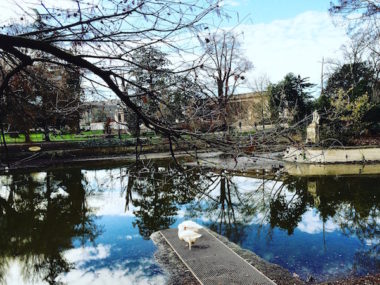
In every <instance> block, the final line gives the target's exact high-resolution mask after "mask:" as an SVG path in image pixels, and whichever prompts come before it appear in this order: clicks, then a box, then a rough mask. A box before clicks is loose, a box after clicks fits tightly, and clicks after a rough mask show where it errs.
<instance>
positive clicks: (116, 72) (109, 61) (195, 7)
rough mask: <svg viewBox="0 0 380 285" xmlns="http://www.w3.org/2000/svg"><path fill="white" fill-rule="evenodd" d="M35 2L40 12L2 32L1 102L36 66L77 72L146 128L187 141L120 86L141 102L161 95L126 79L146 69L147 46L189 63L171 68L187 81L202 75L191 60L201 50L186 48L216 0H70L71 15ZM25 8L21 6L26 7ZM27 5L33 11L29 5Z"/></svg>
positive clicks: (66, 10)
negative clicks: (141, 60) (139, 58)
mask: <svg viewBox="0 0 380 285" xmlns="http://www.w3.org/2000/svg"><path fill="white" fill-rule="evenodd" d="M25 2H26V1H25ZM32 2H33V1H32ZM35 2H36V10H35V11H32V10H25V11H24V14H25V15H22V16H21V15H20V18H19V21H18V22H19V23H17V24H16V23H13V24H9V25H7V26H4V27H2V29H1V33H0V54H1V60H2V61H3V62H4V63H5V65H6V67H5V68H4V69H3V76H2V79H1V81H0V82H1V85H0V96H3V91H4V89H5V88H6V86H7V84H8V83H9V80H10V79H11V78H12V76H14V75H15V74H17V73H19V72H23V71H26V70H28V68H29V67H30V66H32V65H34V64H36V63H38V62H48V63H50V64H52V65H63V66H68V65H73V66H76V67H78V68H80V69H81V70H82V72H83V74H84V75H83V76H84V77H85V79H86V81H87V85H88V86H92V88H93V90H92V91H88V92H98V93H106V92H110V91H111V92H112V93H113V94H115V95H116V96H118V97H119V98H120V99H121V101H122V102H123V103H124V104H125V105H126V107H128V108H129V110H130V111H132V112H135V113H136V114H137V115H138V117H139V118H140V119H141V121H142V122H143V123H144V124H145V125H146V126H147V127H148V128H150V129H153V130H155V131H157V132H160V133H161V134H163V135H165V136H168V137H171V138H180V137H181V136H183V135H188V134H189V131H188V130H186V129H179V128H175V127H174V126H173V125H170V124H167V123H166V122H164V121H162V120H159V119H157V118H156V117H155V116H152V115H151V114H149V113H147V112H144V109H142V108H140V107H139V106H138V105H136V104H135V103H134V102H133V100H131V97H130V96H129V95H128V94H127V93H126V92H124V90H125V89H124V88H123V86H125V85H129V86H131V88H132V87H133V88H136V89H138V90H140V93H138V92H136V93H134V94H133V96H136V97H138V96H147V95H148V96H149V97H152V98H153V97H155V96H156V93H157V90H154V89H151V88H149V90H148V89H147V88H145V87H144V86H142V85H141V84H138V82H136V81H135V80H133V79H132V78H131V77H130V76H128V73H129V71H130V70H131V69H134V68H136V67H138V68H141V69H144V68H146V66H138V63H136V62H135V61H134V60H133V56H132V55H133V54H134V52H135V51H137V50H140V49H143V48H146V47H153V46H154V47H157V48H159V49H161V50H163V51H164V52H165V53H167V54H169V53H170V54H173V56H177V57H182V58H184V57H186V55H190V56H191V57H192V59H191V60H189V61H187V62H184V61H182V62H178V63H177V64H175V65H173V66H172V72H173V73H176V74H186V72H190V71H192V70H194V69H196V68H198V65H199V61H196V62H197V63H195V62H194V61H193V59H194V58H196V54H197V51H198V47H197V46H196V45H195V44H194V45H192V46H189V44H188V43H187V41H188V40H189V38H192V37H193V36H194V35H197V34H199V33H200V32H201V31H203V30H204V28H205V27H206V26H208V25H207V23H208V22H209V21H208V16H209V15H210V14H211V13H213V12H217V13H218V14H220V8H219V2H220V1H219V0H208V1H203V0H202V1H201V0H190V1H176V0H161V1H155V0H133V1H119V0H99V1H93V2H88V1H83V0H73V1H72V6H71V7H68V8H51V7H49V3H51V1H47V0H43V1H35ZM39 3H40V4H39ZM20 4H21V3H19V1H17V5H19V6H20V7H21V5H20ZM24 4H28V5H29V6H30V1H28V3H24ZM15 5H16V1H15ZM185 43H186V45H185ZM197 59H198V58H197ZM155 72H157V73H160V70H159V69H157V70H155ZM192 135H193V134H192ZM194 135H195V134H194Z"/></svg>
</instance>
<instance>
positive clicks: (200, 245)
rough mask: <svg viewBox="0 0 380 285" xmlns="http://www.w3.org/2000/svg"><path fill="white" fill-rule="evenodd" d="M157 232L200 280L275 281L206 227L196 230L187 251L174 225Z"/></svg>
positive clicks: (208, 284)
mask: <svg viewBox="0 0 380 285" xmlns="http://www.w3.org/2000/svg"><path fill="white" fill-rule="evenodd" d="M160 233H161V234H162V236H163V237H164V238H165V240H166V241H167V242H168V244H169V245H170V246H171V247H172V249H173V250H174V251H175V252H176V253H177V255H178V256H179V258H180V259H181V260H182V261H183V263H184V264H185V265H186V266H187V267H188V268H189V270H190V271H191V272H192V273H193V275H194V276H195V277H196V278H197V279H198V281H199V282H200V283H201V284H204V285H224V284H225V285H230V284H231V285H232V284H247V285H275V283H274V282H273V281H272V280H270V279H269V278H268V277H266V276H265V275H264V274H263V273H261V272H260V271H258V270H257V269H256V268H255V267H253V266H252V265H250V264H249V263H248V262H246V261H245V260H244V259H243V258H241V257H240V256H239V255H237V254H236V253H235V252H233V251H232V250H231V249H230V248H228V247H227V246H226V245H225V244H224V243H222V242H221V241H220V240H219V239H217V238H216V237H215V236H214V235H212V234H210V233H209V232H208V230H206V229H201V230H200V233H201V234H202V237H201V238H200V239H198V240H197V241H196V243H195V244H194V245H193V246H192V248H191V251H190V250H189V249H188V246H187V243H185V242H184V241H180V240H179V239H178V235H177V229H168V230H163V231H160Z"/></svg>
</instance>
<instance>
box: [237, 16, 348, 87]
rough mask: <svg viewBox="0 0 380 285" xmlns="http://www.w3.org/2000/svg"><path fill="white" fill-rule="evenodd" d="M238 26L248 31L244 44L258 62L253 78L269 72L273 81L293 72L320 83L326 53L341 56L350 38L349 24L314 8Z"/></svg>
mask: <svg viewBox="0 0 380 285" xmlns="http://www.w3.org/2000/svg"><path fill="white" fill-rule="evenodd" d="M237 30H238V31H241V32H243V33H244V38H243V48H244V49H245V52H246V54H247V57H248V59H250V60H251V61H252V62H253V64H254V66H255V69H254V70H253V71H252V72H251V73H250V74H249V76H248V77H249V79H250V80H252V79H253V78H255V77H258V76H259V75H261V74H267V75H268V76H269V78H270V80H271V81H272V82H277V81H279V80H281V79H282V78H283V77H284V76H285V74H287V73H288V72H293V73H295V74H300V75H301V76H302V77H310V80H311V82H313V83H319V82H320V74H321V63H320V62H321V60H322V57H325V58H340V57H341V55H340V51H339V50H340V47H341V45H342V44H344V43H345V42H346V41H347V40H348V38H347V36H346V34H345V28H344V27H342V26H335V25H334V23H333V21H332V19H331V17H330V16H329V14H328V13H325V12H314V11H309V12H304V13H302V14H299V15H297V16H296V17H294V18H291V19H287V20H276V21H273V22H271V23H268V24H252V25H241V26H239V27H238V28H237Z"/></svg>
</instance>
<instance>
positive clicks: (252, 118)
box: [227, 92, 270, 130]
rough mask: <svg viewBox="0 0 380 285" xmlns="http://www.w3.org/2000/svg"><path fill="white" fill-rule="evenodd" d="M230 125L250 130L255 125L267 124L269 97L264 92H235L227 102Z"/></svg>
mask: <svg viewBox="0 0 380 285" xmlns="http://www.w3.org/2000/svg"><path fill="white" fill-rule="evenodd" d="M227 105H228V106H227V116H228V122H229V125H230V126H234V127H237V128H240V129H241V130H252V129H253V128H254V127H255V126H260V125H262V124H269V118H270V111H269V97H268V95H267V94H266V93H265V92H250V93H243V94H237V95H234V96H232V97H231V98H230V100H229V101H228V103H227Z"/></svg>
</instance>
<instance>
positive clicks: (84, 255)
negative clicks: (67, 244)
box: [64, 244, 111, 266]
mask: <svg viewBox="0 0 380 285" xmlns="http://www.w3.org/2000/svg"><path fill="white" fill-rule="evenodd" d="M110 249H111V246H110V245H103V244H98V245H97V246H96V247H93V246H85V247H77V248H72V249H69V250H66V251H65V252H64V256H65V258H66V259H67V261H68V262H73V263H76V264H77V266H78V265H79V266H80V265H81V264H83V263H84V262H86V261H90V260H98V259H104V258H107V257H108V256H109V255H110Z"/></svg>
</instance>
